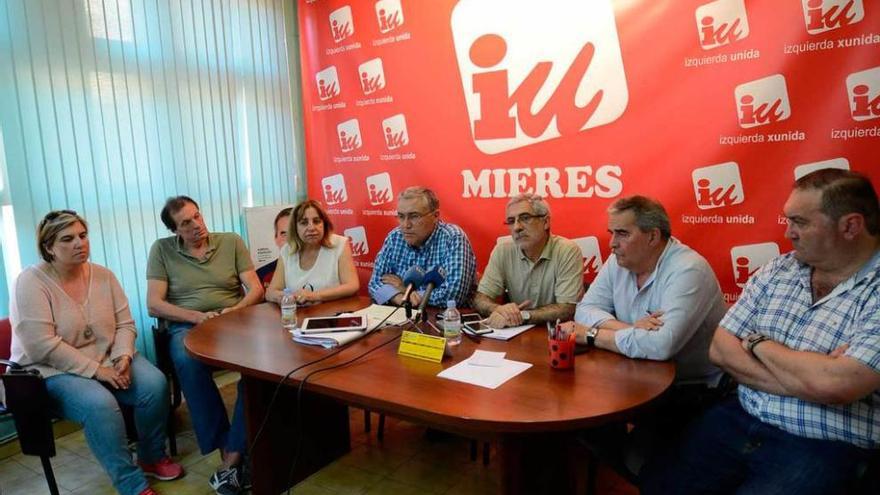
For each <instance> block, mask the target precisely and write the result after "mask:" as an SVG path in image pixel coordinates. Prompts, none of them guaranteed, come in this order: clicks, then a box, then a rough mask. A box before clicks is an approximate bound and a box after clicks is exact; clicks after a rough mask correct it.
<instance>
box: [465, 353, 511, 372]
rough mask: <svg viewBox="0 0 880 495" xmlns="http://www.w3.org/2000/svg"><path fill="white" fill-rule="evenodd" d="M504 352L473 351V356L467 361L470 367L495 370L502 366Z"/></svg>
mask: <svg viewBox="0 0 880 495" xmlns="http://www.w3.org/2000/svg"><path fill="white" fill-rule="evenodd" d="M505 355H507V353H506V352H492V351H474V353H473V355H472V356H471V357H470V358H469V359H468V360H467V361H468V363H470V365H471V366H488V367H491V368H497V367H499V366H501V365H503V364H504V356H505Z"/></svg>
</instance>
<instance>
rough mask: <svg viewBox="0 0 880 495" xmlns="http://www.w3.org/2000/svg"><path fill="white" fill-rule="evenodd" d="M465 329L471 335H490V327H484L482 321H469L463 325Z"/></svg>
mask: <svg viewBox="0 0 880 495" xmlns="http://www.w3.org/2000/svg"><path fill="white" fill-rule="evenodd" d="M464 326H465V328H466V329H468V330H469V331H470V332H471V333H473V334H476V335H485V334H487V333H492V327H490V326H489V325H486V324H485V323H484V322H482V321H469V322H467V323H465V324H464Z"/></svg>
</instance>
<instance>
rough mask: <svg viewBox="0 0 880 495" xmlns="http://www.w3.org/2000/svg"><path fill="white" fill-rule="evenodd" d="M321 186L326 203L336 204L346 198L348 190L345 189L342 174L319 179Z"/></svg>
mask: <svg viewBox="0 0 880 495" xmlns="http://www.w3.org/2000/svg"><path fill="white" fill-rule="evenodd" d="M321 187H322V188H323V189H324V201H326V202H327V205H328V206H329V205H336V204H339V203H342V202H345V201H346V200H347V199H348V191H347V190H346V189H345V179H344V178H343V177H342V174H336V175H331V176H329V177H324V178H323V179H321Z"/></svg>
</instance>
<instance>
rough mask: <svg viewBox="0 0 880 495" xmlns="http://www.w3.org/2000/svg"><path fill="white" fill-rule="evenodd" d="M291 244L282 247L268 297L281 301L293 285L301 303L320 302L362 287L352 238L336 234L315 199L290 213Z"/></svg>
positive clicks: (343, 295)
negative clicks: (285, 292)
mask: <svg viewBox="0 0 880 495" xmlns="http://www.w3.org/2000/svg"><path fill="white" fill-rule="evenodd" d="M287 232H288V240H287V243H286V244H285V245H284V246H282V247H281V254H280V256H279V257H278V266H277V267H276V268H275V275H274V276H273V277H272V282H271V283H270V284H269V288H268V289H267V290H266V300H267V301H271V302H275V303H277V302H279V301H280V300H281V296H282V295H283V290H284V289H285V288H291V289H293V291H294V294H295V295H296V301H297V302H298V303H301V304H302V303H319V302H323V301H332V300H333V299H340V298H343V297H347V296H351V295H354V294H356V293H357V291H358V289H359V288H360V281H358V276H357V271H356V270H355V268H354V259H353V258H352V254H351V246H349V243H348V239H346V238H345V237H342V236H339V235H336V234H334V233H333V223H332V222H331V221H330V217H328V216H327V213H326V212H325V211H324V209H323V208H321V205H320V204H319V203H318V202H317V201H315V200H312V199H307V200H305V201H303V202H301V203H300V204H298V205H296V207H295V208H294V209H293V214H291V215H290V225H289V227H288V230H287Z"/></svg>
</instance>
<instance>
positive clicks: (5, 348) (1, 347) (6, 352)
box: [0, 318, 12, 373]
mask: <svg viewBox="0 0 880 495" xmlns="http://www.w3.org/2000/svg"><path fill="white" fill-rule="evenodd" d="M11 354H12V323H10V322H9V318H3V319H2V320H0V359H9V356H10V355H11ZM5 372H6V366H2V365H0V373H5Z"/></svg>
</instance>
